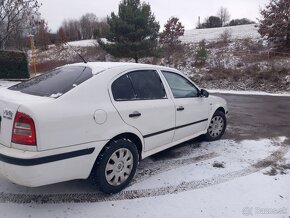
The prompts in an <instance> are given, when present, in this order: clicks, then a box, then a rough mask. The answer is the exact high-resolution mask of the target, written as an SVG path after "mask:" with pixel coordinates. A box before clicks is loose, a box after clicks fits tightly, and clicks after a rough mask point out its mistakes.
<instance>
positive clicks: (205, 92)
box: [200, 89, 209, 98]
mask: <svg viewBox="0 0 290 218" xmlns="http://www.w3.org/2000/svg"><path fill="white" fill-rule="evenodd" d="M208 96H209V93H208V91H206V90H205V89H201V90H200V97H206V98H208Z"/></svg>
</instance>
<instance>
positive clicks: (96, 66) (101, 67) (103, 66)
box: [66, 62, 176, 74]
mask: <svg viewBox="0 0 290 218" xmlns="http://www.w3.org/2000/svg"><path fill="white" fill-rule="evenodd" d="M66 66H82V67H90V68H91V69H92V71H93V74H98V73H100V72H102V71H105V70H108V69H112V68H119V67H123V68H127V69H128V70H129V69H132V68H148V67H152V68H158V69H165V70H166V69H167V70H173V71H176V69H173V68H169V67H164V66H158V65H152V64H140V63H130V62H88V63H75V64H69V65H66Z"/></svg>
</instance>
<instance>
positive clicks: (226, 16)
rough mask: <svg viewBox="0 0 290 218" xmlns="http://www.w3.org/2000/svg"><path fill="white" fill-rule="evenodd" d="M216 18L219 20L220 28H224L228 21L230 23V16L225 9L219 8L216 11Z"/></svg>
mask: <svg viewBox="0 0 290 218" xmlns="http://www.w3.org/2000/svg"><path fill="white" fill-rule="evenodd" d="M217 16H218V17H219V18H220V19H221V26H224V25H225V24H226V23H227V22H228V21H230V18H231V15H230V13H229V10H228V9H227V8H224V7H221V8H220V9H219V10H218V13H217Z"/></svg>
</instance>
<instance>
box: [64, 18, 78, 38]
mask: <svg viewBox="0 0 290 218" xmlns="http://www.w3.org/2000/svg"><path fill="white" fill-rule="evenodd" d="M62 28H63V30H64V33H65V35H66V36H67V39H68V40H70V41H76V40H80V39H81V31H80V29H81V28H80V22H79V21H78V20H65V21H64V22H63V23H62Z"/></svg>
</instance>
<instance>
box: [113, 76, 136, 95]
mask: <svg viewBox="0 0 290 218" xmlns="http://www.w3.org/2000/svg"><path fill="white" fill-rule="evenodd" d="M112 93H113V97H114V99H115V100H116V101H128V100H133V99H134V98H135V94H134V90H133V87H132V83H131V81H130V79H129V77H128V74H126V75H123V76H121V77H120V78H118V79H117V80H115V81H114V82H113V84H112Z"/></svg>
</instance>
